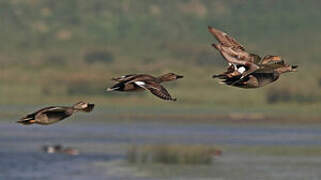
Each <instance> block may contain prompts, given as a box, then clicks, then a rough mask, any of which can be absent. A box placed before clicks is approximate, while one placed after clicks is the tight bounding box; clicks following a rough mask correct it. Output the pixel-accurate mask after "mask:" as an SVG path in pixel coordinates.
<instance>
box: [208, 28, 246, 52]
mask: <svg viewBox="0 0 321 180" xmlns="http://www.w3.org/2000/svg"><path fill="white" fill-rule="evenodd" d="M208 30H209V32H210V33H211V34H212V35H213V36H214V37H215V38H216V39H217V40H218V41H219V42H220V44H222V45H224V46H227V47H232V48H233V49H239V50H242V51H244V50H245V48H244V46H243V45H241V44H240V43H239V42H237V41H236V40H235V39H234V38H233V37H231V36H229V35H228V34H227V33H225V32H223V31H220V30H218V29H215V28H213V27H211V26H209V27H208Z"/></svg>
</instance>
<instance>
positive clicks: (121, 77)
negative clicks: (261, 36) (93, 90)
mask: <svg viewBox="0 0 321 180" xmlns="http://www.w3.org/2000/svg"><path fill="white" fill-rule="evenodd" d="M135 77H136V74H127V75H124V76H120V77H114V78H112V79H111V80H113V81H117V82H124V81H130V80H132V79H133V78H135Z"/></svg>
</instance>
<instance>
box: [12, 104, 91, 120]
mask: <svg viewBox="0 0 321 180" xmlns="http://www.w3.org/2000/svg"><path fill="white" fill-rule="evenodd" d="M94 106H95V105H94V104H89V103H85V102H83V101H80V102H78V103H76V104H74V105H73V106H50V107H45V108H42V109H40V110H38V111H36V112H33V113H31V114H28V115H26V116H24V117H22V118H21V119H20V120H19V121H17V123H20V124H23V125H30V124H40V125H49V124H53V123H56V122H59V121H61V120H63V119H65V118H67V117H69V116H71V115H72V114H73V113H74V112H77V111H82V112H91V111H92V110H93V109H94Z"/></svg>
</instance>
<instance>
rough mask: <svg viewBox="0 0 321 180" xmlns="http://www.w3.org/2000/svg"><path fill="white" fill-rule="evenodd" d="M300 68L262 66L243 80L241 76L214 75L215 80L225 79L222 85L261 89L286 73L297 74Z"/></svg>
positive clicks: (286, 65) (285, 65)
mask: <svg viewBox="0 0 321 180" xmlns="http://www.w3.org/2000/svg"><path fill="white" fill-rule="evenodd" d="M297 67H298V66H296V65H288V64H284V63H282V62H280V63H277V64H274V63H273V62H270V63H268V64H260V68H259V69H258V70H256V71H254V72H252V73H251V74H249V75H247V76H245V77H244V78H242V79H241V75H236V76H228V75H227V74H220V75H214V76H213V77H214V78H219V79H223V81H222V82H221V83H223V84H227V85H230V86H235V87H240V88H259V87H263V86H265V85H267V84H270V83H272V82H274V81H276V80H278V79H279V77H280V75H281V74H283V73H286V72H295V71H296V69H297Z"/></svg>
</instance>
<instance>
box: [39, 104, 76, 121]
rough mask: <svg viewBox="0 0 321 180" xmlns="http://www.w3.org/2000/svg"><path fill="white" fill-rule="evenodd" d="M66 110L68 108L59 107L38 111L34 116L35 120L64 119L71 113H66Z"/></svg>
mask: <svg viewBox="0 0 321 180" xmlns="http://www.w3.org/2000/svg"><path fill="white" fill-rule="evenodd" d="M66 108H68V107H61V106H52V107H48V108H45V109H43V110H40V111H39V112H38V113H37V114H36V116H35V118H40V119H41V118H48V119H64V118H66V117H68V116H70V115H71V114H72V113H68V111H67V109H66Z"/></svg>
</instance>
